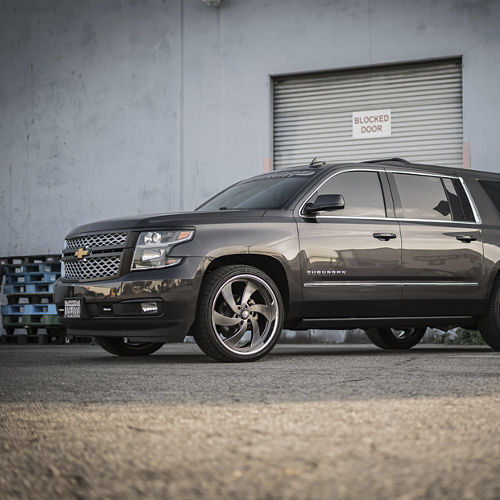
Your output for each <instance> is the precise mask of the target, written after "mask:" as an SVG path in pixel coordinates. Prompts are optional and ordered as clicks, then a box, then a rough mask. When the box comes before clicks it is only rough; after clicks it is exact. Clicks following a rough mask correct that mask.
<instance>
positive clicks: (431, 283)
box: [304, 281, 479, 288]
mask: <svg viewBox="0 0 500 500" xmlns="http://www.w3.org/2000/svg"><path fill="white" fill-rule="evenodd" d="M338 285H340V286H400V287H403V286H479V283H476V282H465V281H428V282H414V283H412V282H408V281H378V282H377V281H367V282H362V281H310V282H308V283H304V287H306V288H310V287H317V286H338Z"/></svg>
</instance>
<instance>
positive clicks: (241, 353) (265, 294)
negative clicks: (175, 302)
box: [193, 265, 284, 362]
mask: <svg viewBox="0 0 500 500" xmlns="http://www.w3.org/2000/svg"><path fill="white" fill-rule="evenodd" d="M283 319H284V307H283V299H282V298H281V293H280V291H279V289H278V287H277V286H276V284H275V283H274V281H273V280H272V279H271V278H270V277H269V276H268V275H267V274H266V273H264V272H263V271H261V270H260V269H257V268H255V267H251V266H245V265H232V266H224V267H221V268H219V269H216V270H215V271H213V272H212V273H210V274H208V275H207V276H206V277H205V280H204V282H203V284H202V288H201V291H200V296H199V299H198V309H197V315H196V324H195V328H194V332H193V334H194V338H195V340H196V343H197V344H198V346H199V347H200V348H201V349H202V350H203V351H204V352H205V353H206V354H208V355H209V356H210V357H212V358H213V359H215V360H217V361H225V362H241V361H255V360H257V359H260V358H262V357H263V356H264V355H265V354H267V353H268V352H269V351H270V350H271V349H272V348H273V347H274V345H275V344H276V342H277V340H278V337H279V335H280V333H281V329H282V327H283Z"/></svg>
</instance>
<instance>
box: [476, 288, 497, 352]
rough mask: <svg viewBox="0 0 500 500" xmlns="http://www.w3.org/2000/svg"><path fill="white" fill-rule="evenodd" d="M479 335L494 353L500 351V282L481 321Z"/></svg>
mask: <svg viewBox="0 0 500 500" xmlns="http://www.w3.org/2000/svg"><path fill="white" fill-rule="evenodd" d="M479 333H480V334H481V337H483V339H484V341H485V342H486V343H487V344H488V345H489V346H490V347H491V348H492V349H493V350H494V351H500V280H497V281H496V282H495V285H494V286H493V291H492V292H491V297H490V301H489V303H488V309H487V310H486V314H485V315H484V316H482V317H481V318H480V320H479Z"/></svg>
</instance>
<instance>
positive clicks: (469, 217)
mask: <svg viewBox="0 0 500 500" xmlns="http://www.w3.org/2000/svg"><path fill="white" fill-rule="evenodd" d="M453 185H454V186H455V190H456V192H457V194H458V196H459V198H460V201H461V203H462V209H463V211H464V217H465V221H466V222H476V219H475V217H474V212H473V210H472V207H471V204H470V200H469V197H468V196H467V193H466V192H465V189H464V187H463V185H462V183H461V182H460V180H459V179H453Z"/></svg>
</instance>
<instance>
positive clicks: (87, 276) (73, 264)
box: [61, 232, 128, 281]
mask: <svg viewBox="0 0 500 500" xmlns="http://www.w3.org/2000/svg"><path fill="white" fill-rule="evenodd" d="M127 238H128V233H127V232H125V233H100V234H86V235H77V236H73V237H70V238H67V239H66V242H65V247H64V250H63V257H62V262H63V264H64V265H63V266H62V273H61V274H62V278H63V279H64V280H67V281H88V280H97V279H106V278H114V277H117V276H118V275H119V273H120V265H121V260H122V256H123V252H124V250H125V245H126V243H127Z"/></svg>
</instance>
